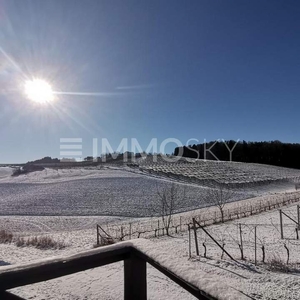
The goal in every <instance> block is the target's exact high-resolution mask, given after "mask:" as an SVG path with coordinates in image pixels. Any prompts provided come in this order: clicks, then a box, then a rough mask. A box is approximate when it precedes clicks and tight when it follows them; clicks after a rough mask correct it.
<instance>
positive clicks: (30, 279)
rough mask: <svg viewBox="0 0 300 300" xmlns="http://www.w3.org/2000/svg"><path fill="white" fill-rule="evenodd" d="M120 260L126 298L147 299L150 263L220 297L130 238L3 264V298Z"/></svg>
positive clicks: (0, 295) (187, 286) (184, 284)
mask: <svg viewBox="0 0 300 300" xmlns="http://www.w3.org/2000/svg"><path fill="white" fill-rule="evenodd" d="M118 261H124V299H125V300H129V299H130V300H135V299H137V300H145V299H147V272H146V264H147V263H148V264H150V265H152V266H153V267H154V268H156V269H157V270H159V271H160V272H161V273H163V274H164V275H166V276H167V277H169V278H170V279H171V280H173V281H174V282H176V283H177V284H179V285H180V286H181V287H182V288H184V289H185V290H186V291H188V292H189V293H191V294H192V295H194V296H195V297H196V298H197V299H216V298H214V297H212V296H210V295H208V294H207V293H205V292H204V291H203V290H201V289H199V288H198V287H197V286H195V285H193V284H191V283H189V282H187V281H186V280H184V279H182V278H180V277H179V276H178V275H176V274H175V273H173V272H172V271H170V270H169V269H167V268H166V267H164V266H163V265H161V264H160V263H158V262H157V261H155V260H154V259H152V258H151V257H149V256H147V255H146V254H145V253H143V252H142V251H140V250H138V249H137V248H135V247H134V246H133V245H132V244H131V243H129V242H124V243H120V244H116V245H111V246H106V247H102V248H97V249H94V250H89V251H86V252H83V253H80V254H77V255H73V256H69V257H66V258H55V259H51V260H49V259H48V260H44V261H39V262H36V263H31V264H28V265H20V266H6V267H2V269H0V299H1V300H6V299H23V298H20V297H18V296H16V295H14V294H12V293H11V292H8V291H7V290H9V289H13V288H16V287H20V286H25V285H28V284H33V283H38V282H42V281H46V280H50V279H54V278H57V277H61V276H65V275H69V274H73V273H76V272H81V271H84V270H87V269H91V268H96V267H101V266H104V265H108V264H111V263H115V262H118ZM99 272H101V270H99ZM241 296H242V295H241Z"/></svg>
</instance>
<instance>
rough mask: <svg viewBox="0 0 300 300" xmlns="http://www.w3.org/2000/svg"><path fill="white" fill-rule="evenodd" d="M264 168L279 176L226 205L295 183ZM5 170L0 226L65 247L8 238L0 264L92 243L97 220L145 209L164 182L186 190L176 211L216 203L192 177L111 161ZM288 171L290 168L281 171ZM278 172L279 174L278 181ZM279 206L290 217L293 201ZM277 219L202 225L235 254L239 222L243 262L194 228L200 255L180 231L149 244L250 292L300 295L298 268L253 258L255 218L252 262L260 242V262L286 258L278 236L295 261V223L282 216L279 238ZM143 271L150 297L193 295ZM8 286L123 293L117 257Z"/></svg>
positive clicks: (74, 293)
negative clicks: (15, 172)
mask: <svg viewBox="0 0 300 300" xmlns="http://www.w3.org/2000/svg"><path fill="white" fill-rule="evenodd" d="M258 167H259V166H258ZM258 167H257V168H258ZM245 168H246V167H245ZM266 168H269V167H264V169H263V170H264V172H265V170H266ZM270 168H271V170H272V172H273V173H272V172H271V171H268V172H269V173H270V172H271V173H272V174H277V175H274V176H275V177H276V176H277V177H276V178H277V179H278V181H277V182H276V183H275V182H274V183H271V184H268V185H257V186H250V187H247V188H243V189H237V190H236V198H235V200H238V199H248V200H244V201H242V202H235V203H229V204H227V205H226V208H230V207H235V206H236V205H238V204H237V203H241V205H244V204H243V203H247V205H248V202H249V203H251V202H252V203H254V202H255V201H258V200H257V199H260V198H256V199H250V198H251V197H254V196H255V197H259V196H262V195H269V196H270V197H271V196H272V195H275V194H278V193H285V192H287V191H289V192H291V191H294V190H295V189H294V184H293V183H292V182H288V181H286V178H287V177H289V176H290V177H289V178H290V179H295V178H296V177H297V172H299V171H297V170H296V171H295V170H291V171H288V170H285V171H284V172H285V173H284V172H283V171H282V169H283V168H279V169H276V167H270ZM276 170H277V171H276ZM11 172H12V170H11V169H10V168H0V206H1V210H0V214H1V216H0V229H6V230H9V231H11V232H13V233H14V234H15V235H21V236H32V235H43V234H47V235H51V236H52V237H53V238H54V239H55V240H58V241H63V242H65V243H66V244H67V247H66V248H65V249H62V250H38V249H36V248H32V247H21V248H19V247H16V246H15V245H14V244H0V265H5V264H19V263H27V262H29V261H33V260H36V259H41V258H46V257H52V256H56V255H71V254H75V253H78V252H80V251H83V250H87V249H91V248H92V247H93V245H94V244H95V242H96V230H95V225H96V224H121V223H122V224H124V223H126V222H133V221H135V220H134V219H133V218H139V217H144V216H150V215H152V212H151V211H150V210H149V207H150V206H151V202H152V201H153V200H154V197H156V196H157V189H159V188H160V187H162V186H163V185H164V184H167V185H171V184H172V183H173V182H175V183H176V184H180V185H181V186H186V189H187V197H186V200H185V201H184V203H182V206H181V208H180V211H182V212H184V211H187V212H186V213H183V214H182V215H183V216H186V215H189V216H192V215H193V214H198V213H199V212H200V213H201V214H214V210H216V208H203V207H204V206H205V196H206V192H207V189H208V187H205V186H200V185H198V184H196V183H195V182H193V181H190V182H183V181H182V180H180V179H179V180H176V178H174V177H166V176H160V175H159V174H158V173H157V172H154V173H151V174H149V173H148V172H146V173H145V172H144V171H143V170H139V169H136V168H128V167H113V166H111V167H105V168H101V169H97V168H81V169H77V168H74V169H58V170H54V169H45V170H44V171H40V172H34V173H29V174H28V175H24V176H19V177H12V176H11ZM289 172H290V173H289ZM283 173H284V174H285V175H282V174H283ZM287 173H289V174H290V175H288V176H287V175H286V174H287ZM249 174H250V173H249ZM280 174H281V175H280ZM228 176H229V175H228ZM244 176H245V175H244ZM249 176H250V175H249ZM268 176H269V175H268ZM280 176H281V177H280ZM293 176H294V177H293ZM280 178H281V179H283V180H282V181H280V180H279V179H280ZM277 179H276V180H277ZM262 199H265V198H262ZM201 207H202V208H201ZM196 208H198V209H199V208H200V211H199V210H198V211H197V212H196V211H194V212H188V211H189V210H192V209H196ZM283 210H284V211H285V212H286V213H288V214H290V215H291V216H293V217H295V206H291V207H289V208H283ZM137 220H139V222H146V223H147V224H149V221H148V220H150V221H151V222H152V219H151V218H148V219H147V218H140V219H137ZM278 220H279V214H278V211H277V210H275V211H274V212H266V213H263V214H259V215H257V216H251V217H248V218H243V219H240V220H238V221H232V222H229V223H226V224H224V225H213V226H209V227H207V228H208V230H209V231H210V232H211V233H212V234H213V235H214V236H215V237H216V238H217V239H218V240H219V241H220V242H221V243H225V249H227V250H228V251H229V252H230V253H232V255H233V256H234V257H235V258H236V259H239V258H240V251H239V247H238V245H237V241H238V238H239V236H238V231H237V228H238V225H237V223H238V222H240V223H242V224H243V225H242V230H243V239H244V247H245V248H244V249H245V250H244V252H245V256H246V261H245V262H239V263H235V262H232V261H230V260H228V259H227V258H226V257H225V256H224V258H223V259H222V260H221V259H220V257H221V251H220V250H219V249H218V248H217V247H216V246H215V245H214V244H212V243H211V242H210V241H209V239H208V238H207V237H205V235H204V234H203V233H202V234H200V231H198V233H199V245H200V253H201V254H203V249H204V248H203V246H202V243H203V242H205V243H206V245H207V256H208V257H209V258H206V259H204V258H203V257H201V258H200V259H199V257H195V251H194V250H193V258H192V259H189V257H188V253H189V251H188V233H187V232H181V233H180V234H177V235H174V237H173V238H167V237H160V238H151V240H152V241H153V243H154V245H155V246H154V247H155V249H156V251H160V250H162V251H166V249H168V252H169V256H170V260H172V261H174V262H176V265H178V266H180V265H185V266H187V267H189V268H191V270H193V272H196V273H195V274H199V277H203V276H204V277H205V276H213V278H215V280H216V281H222V282H226V284H228V285H230V286H231V287H233V288H235V289H237V290H241V291H243V292H244V293H245V294H247V295H249V296H250V297H252V299H268V300H270V299H299V298H300V292H299V290H300V280H299V279H298V278H299V277H298V275H299V273H298V271H294V272H293V273H289V274H283V273H276V272H273V271H270V270H268V268H267V267H266V265H264V264H261V263H260V264H259V265H258V266H254V265H253V259H254V257H253V255H254V251H253V228H254V224H256V225H257V238H258V239H257V241H258V250H257V256H258V261H261V253H262V251H261V245H262V244H264V246H265V249H266V262H268V261H269V260H270V259H273V258H276V259H279V260H286V249H285V248H284V243H285V244H286V245H287V247H288V248H289V250H290V263H291V264H292V265H291V267H292V268H294V269H295V270H297V269H298V270H299V266H298V264H297V263H298V262H299V259H300V256H299V254H298V253H300V251H299V250H300V249H299V246H300V244H299V242H298V241H297V240H295V237H296V235H295V228H294V225H293V223H292V221H290V220H289V219H287V218H284V224H285V229H284V230H285V235H286V237H288V238H289V239H288V240H285V241H282V240H280V235H279V232H278V222H279V221H278ZM192 245H194V244H193V243H192ZM0 268H1V267H0ZM147 272H148V296H149V299H170V295H171V298H172V299H193V297H192V296H191V295H189V294H188V293H187V292H185V291H184V290H182V289H181V288H180V287H179V286H177V285H176V284H175V283H173V282H171V281H170V280H169V279H168V278H166V277H165V276H164V275H162V274H161V273H159V272H158V271H157V270H155V269H153V268H152V267H150V266H149V267H148V271H147ZM14 292H16V293H17V294H19V295H21V296H23V297H26V298H30V299H120V298H122V295H123V264H122V263H116V264H112V265H109V266H105V267H102V268H96V269H92V270H88V271H86V272H81V273H78V274H73V275H70V276H66V277H63V278H58V279H55V280H51V281H49V282H43V283H39V284H35V285H31V286H27V287H21V288H17V289H14Z"/></svg>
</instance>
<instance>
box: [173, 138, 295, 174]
mask: <svg viewBox="0 0 300 300" xmlns="http://www.w3.org/2000/svg"><path fill="white" fill-rule="evenodd" d="M174 155H175V156H182V157H190V158H198V159H208V160H223V161H231V160H232V161H237V162H248V163H260V164H268V165H274V166H280V167H287V168H296V169H300V144H298V143H295V144H292V143H282V142H280V141H270V142H246V141H239V142H236V141H233V140H227V141H211V142H209V143H203V144H198V145H196V144H194V145H190V146H183V147H176V148H175V150H174Z"/></svg>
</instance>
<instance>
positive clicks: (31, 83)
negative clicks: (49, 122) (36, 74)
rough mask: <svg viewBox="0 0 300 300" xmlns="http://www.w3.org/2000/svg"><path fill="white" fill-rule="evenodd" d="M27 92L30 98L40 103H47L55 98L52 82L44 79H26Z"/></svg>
mask: <svg viewBox="0 0 300 300" xmlns="http://www.w3.org/2000/svg"><path fill="white" fill-rule="evenodd" d="M25 94H26V96H27V97H28V99H30V100H31V101H33V102H36V103H40V104H46V103H49V102H52V101H53V100H54V94H53V91H52V88H51V86H50V84H49V83H48V82H46V81H44V80H42V79H34V80H28V81H26V82H25Z"/></svg>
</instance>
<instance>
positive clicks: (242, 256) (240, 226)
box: [239, 223, 244, 260]
mask: <svg viewBox="0 0 300 300" xmlns="http://www.w3.org/2000/svg"><path fill="white" fill-rule="evenodd" d="M239 230H240V242H241V259H242V260H243V259H244V249H243V236H242V225H241V223H239Z"/></svg>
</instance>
